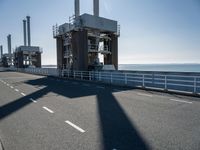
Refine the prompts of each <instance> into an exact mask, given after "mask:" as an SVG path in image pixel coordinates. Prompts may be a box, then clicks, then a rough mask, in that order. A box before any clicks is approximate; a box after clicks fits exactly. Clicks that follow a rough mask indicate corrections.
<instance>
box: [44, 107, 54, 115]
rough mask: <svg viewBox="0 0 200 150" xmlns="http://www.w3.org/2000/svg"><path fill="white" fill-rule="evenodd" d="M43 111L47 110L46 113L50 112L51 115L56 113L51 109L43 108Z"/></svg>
mask: <svg viewBox="0 0 200 150" xmlns="http://www.w3.org/2000/svg"><path fill="white" fill-rule="evenodd" d="M42 108H43V109H45V110H46V111H48V112H50V113H51V114H53V113H54V111H53V110H51V109H49V108H47V107H45V106H44V107H42Z"/></svg>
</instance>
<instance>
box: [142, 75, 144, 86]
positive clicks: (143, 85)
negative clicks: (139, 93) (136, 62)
mask: <svg viewBox="0 0 200 150" xmlns="http://www.w3.org/2000/svg"><path fill="white" fill-rule="evenodd" d="M142 88H145V83H144V74H143V75H142Z"/></svg>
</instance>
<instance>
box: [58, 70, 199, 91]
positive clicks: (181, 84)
mask: <svg viewBox="0 0 200 150" xmlns="http://www.w3.org/2000/svg"><path fill="white" fill-rule="evenodd" d="M61 76H62V77H64V78H73V79H80V80H89V81H98V82H103V83H109V84H115V85H121V86H132V87H140V88H149V89H159V90H164V91H176V92H177V91H178V92H184V93H192V94H200V75H192V74H187V73H186V74H185V73H178V74H176V73H166V74H165V73H157V72H151V73H143V72H124V71H123V72H120V71H114V72H111V71H100V72H94V71H90V72H88V71H69V70H63V71H62V75H61Z"/></svg>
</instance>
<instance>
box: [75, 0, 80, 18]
mask: <svg viewBox="0 0 200 150" xmlns="http://www.w3.org/2000/svg"><path fill="white" fill-rule="evenodd" d="M74 11H75V18H77V17H78V16H80V1H79V0H74Z"/></svg>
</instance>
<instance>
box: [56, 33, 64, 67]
mask: <svg viewBox="0 0 200 150" xmlns="http://www.w3.org/2000/svg"><path fill="white" fill-rule="evenodd" d="M56 44H57V68H58V69H62V66H63V58H64V50H63V49H64V48H63V40H62V37H57V38H56Z"/></svg>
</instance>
